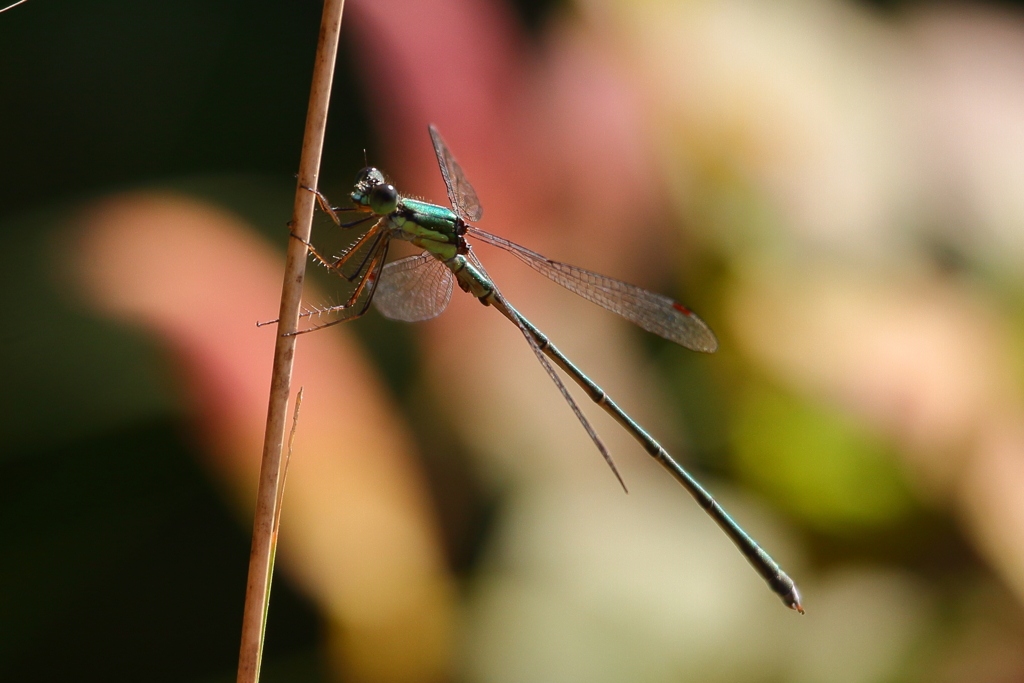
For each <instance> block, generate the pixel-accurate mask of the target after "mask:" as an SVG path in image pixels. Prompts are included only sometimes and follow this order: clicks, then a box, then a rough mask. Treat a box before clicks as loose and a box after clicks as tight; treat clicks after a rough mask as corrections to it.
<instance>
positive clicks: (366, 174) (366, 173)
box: [356, 166, 384, 185]
mask: <svg viewBox="0 0 1024 683" xmlns="http://www.w3.org/2000/svg"><path fill="white" fill-rule="evenodd" d="M383 182H384V174H383V173H381V172H380V171H379V170H378V169H376V168H374V167H373V166H367V167H366V168H361V169H359V173H356V185H359V184H360V183H367V184H369V185H376V184H378V183H383Z"/></svg>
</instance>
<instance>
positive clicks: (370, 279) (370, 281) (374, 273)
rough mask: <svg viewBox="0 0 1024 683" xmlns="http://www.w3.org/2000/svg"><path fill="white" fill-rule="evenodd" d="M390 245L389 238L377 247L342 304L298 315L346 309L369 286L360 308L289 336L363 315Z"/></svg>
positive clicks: (353, 304)
mask: <svg viewBox="0 0 1024 683" xmlns="http://www.w3.org/2000/svg"><path fill="white" fill-rule="evenodd" d="M390 245H391V240H387V241H385V242H384V243H383V244H381V245H380V247H379V248H377V253H376V255H375V256H374V258H373V261H372V262H371V263H370V270H369V272H368V273H367V275H366V277H364V278H363V279H362V280H361V281H360V282H359V285H358V286H357V287H356V290H355V291H354V292H353V293H352V296H350V297H349V299H348V301H346V302H345V303H344V304H341V305H340V306H329V307H327V308H322V309H319V310H316V311H309V312H307V313H303V314H302V315H301V316H299V317H300V318H305V317H309V316H311V315H323V314H325V313H336V312H338V311H347V310H349V309H351V308H352V307H353V306H355V304H356V302H357V301H358V300H359V297H360V296H361V295H362V293H363V290H365V289H366V287H367V286H369V287H370V293H369V295H368V296H367V297H366V300H365V301H364V302H363V305H362V308H360V309H359V310H358V311H357V312H356V313H354V314H352V315H347V316H345V317H343V318H339V319H338V320H332V321H330V322H327V323H324V324H323V325H314V326H313V327H308V328H306V329H304V330H298V331H297V332H292V333H291V335H290V336H292V335H297V334H306V333H307V332H313V331H314V330H320V329H323V328H325V327H330V326H332V325H337V324H339V323H345V322H350V321H352V320H355V319H356V318H360V317H362V316H363V315H365V314H366V312H367V311H368V310H369V309H370V302H371V301H372V300H373V294H374V292H376V291H377V284H378V283H379V282H380V271H381V270H382V269H383V267H384V261H385V260H386V259H387V255H388V248H389V247H390Z"/></svg>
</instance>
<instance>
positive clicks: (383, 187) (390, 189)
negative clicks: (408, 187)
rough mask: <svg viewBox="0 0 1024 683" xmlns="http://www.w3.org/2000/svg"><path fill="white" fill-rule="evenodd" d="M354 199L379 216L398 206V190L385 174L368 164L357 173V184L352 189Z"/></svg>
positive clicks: (359, 204) (356, 202) (357, 203)
mask: <svg viewBox="0 0 1024 683" xmlns="http://www.w3.org/2000/svg"><path fill="white" fill-rule="evenodd" d="M351 196H352V201H353V202H354V203H355V204H356V205H357V206H360V207H366V209H365V210H369V211H372V212H373V213H375V214H377V215H378V216H385V215H387V214H389V213H391V212H392V211H394V210H395V209H397V208H398V191H397V190H395V186H394V185H391V184H390V183H388V182H387V181H386V180H384V174H383V173H381V172H380V171H379V170H378V169H376V168H373V167H372V166H367V167H366V168H364V169H363V170H361V171H359V173H357V174H356V185H355V187H354V188H353V190H352V195H351Z"/></svg>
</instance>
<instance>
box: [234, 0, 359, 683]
mask: <svg viewBox="0 0 1024 683" xmlns="http://www.w3.org/2000/svg"><path fill="white" fill-rule="evenodd" d="M344 6H345V2H344V0H325V2H324V12H323V18H322V20H321V23H320V41H319V44H318V46H317V51H316V62H315V64H314V66H313V86H312V89H311V90H310V93H309V110H308V112H307V114H306V130H305V133H304V135H303V138H302V156H301V158H300V160H299V177H298V183H297V184H296V187H295V208H294V211H293V212H292V220H291V226H290V227H291V230H292V233H293V234H294V235H295V236H296V237H297V238H298V239H290V240H289V241H288V256H287V260H286V262H285V272H284V285H283V287H282V289H281V308H280V312H279V314H278V320H279V322H278V327H277V333H278V334H277V344H276V346H275V347H274V368H273V371H272V374H271V381H270V405H269V407H268V409H267V431H266V434H265V436H264V441H263V460H262V462H261V465H260V481H259V489H258V490H257V493H256V514H255V520H254V521H253V530H252V550H251V552H250V554H249V579H248V582H247V584H246V588H245V612H244V613H243V616H242V645H241V648H240V651H239V655H238V678H237V681H238V683H256V681H258V680H259V669H260V654H261V651H262V642H263V626H264V621H265V615H266V613H267V596H268V591H267V588H268V585H269V582H270V570H271V564H272V557H273V552H272V550H273V548H272V541H273V536H274V533H273V532H274V520H275V518H276V516H277V515H276V509H277V506H278V503H279V501H278V491H279V490H280V479H281V452H282V449H283V446H284V432H285V424H286V422H287V416H288V395H289V393H290V392H291V380H292V365H293V361H294V358H295V344H296V342H297V341H298V337H297V336H295V335H293V334H289V333H291V332H295V331H296V330H297V329H298V325H299V306H300V303H301V301H302V282H303V280H304V278H305V272H306V243H308V242H309V238H310V229H311V226H312V224H313V208H314V203H315V200H316V197H315V195H314V194H313V193H312V192H310V191H308V190H305V189H303V188H304V187H316V186H317V180H318V175H319V171H320V155H321V153H322V150H323V142H324V130H325V128H326V125H327V106H328V103H329V102H330V99H331V82H332V80H333V78H334V62H335V58H336V56H337V53H338V35H339V33H340V31H341V13H342V10H343V9H344Z"/></svg>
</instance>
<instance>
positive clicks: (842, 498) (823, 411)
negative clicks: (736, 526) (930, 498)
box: [731, 385, 914, 533]
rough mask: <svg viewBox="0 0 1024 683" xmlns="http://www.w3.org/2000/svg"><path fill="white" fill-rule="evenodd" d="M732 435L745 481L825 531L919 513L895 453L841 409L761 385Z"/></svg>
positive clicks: (744, 402) (742, 408)
mask: <svg viewBox="0 0 1024 683" xmlns="http://www.w3.org/2000/svg"><path fill="white" fill-rule="evenodd" d="M731 433H732V442H733V446H734V448H735V462H736V469H737V473H738V474H739V476H741V477H742V478H744V479H746V480H747V481H750V482H751V483H753V484H754V485H755V486H757V487H758V488H759V489H761V490H762V491H764V492H765V493H767V494H769V495H770V496H771V497H772V499H773V500H774V501H775V502H776V503H777V504H778V505H779V506H780V507H782V508H784V509H786V510H788V511H789V512H790V513H792V514H794V515H796V516H797V517H799V518H800V519H802V520H803V521H804V522H805V523H806V524H808V525H809V526H811V527H814V528H816V529H818V530H819V531H826V532H838V533H842V532H848V531H857V530H862V529H868V528H871V527H879V526H884V525H889V524H892V523H894V522H897V521H899V520H901V519H903V518H904V517H906V516H907V515H908V514H909V513H910V512H912V511H913V508H914V502H913V498H912V497H911V495H910V491H909V490H908V488H907V486H906V483H905V482H904V480H903V478H902V476H901V474H900V472H899V470H898V469H897V466H896V464H895V463H896V458H895V454H894V453H893V452H892V449H891V448H890V447H889V446H888V445H887V444H885V443H884V441H882V440H881V439H880V438H878V437H875V436H874V435H872V434H870V433H869V432H867V431H866V430H865V429H864V428H862V427H860V426H859V425H858V424H857V423H856V422H855V421H853V420H852V419H851V418H849V417H847V416H845V415H843V414H841V413H840V412H838V411H836V410H833V409H830V408H827V407H825V406H823V405H819V404H815V403H811V402H808V401H804V400H801V399H798V398H796V397H794V396H791V395H788V394H786V393H783V392H782V391H780V390H777V389H774V388H770V387H768V386H765V385H755V386H754V387H752V388H751V389H749V390H748V391H747V392H746V394H745V395H744V396H742V397H741V399H740V402H739V405H738V409H737V413H736V416H735V418H734V422H733V425H732V429H731Z"/></svg>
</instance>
